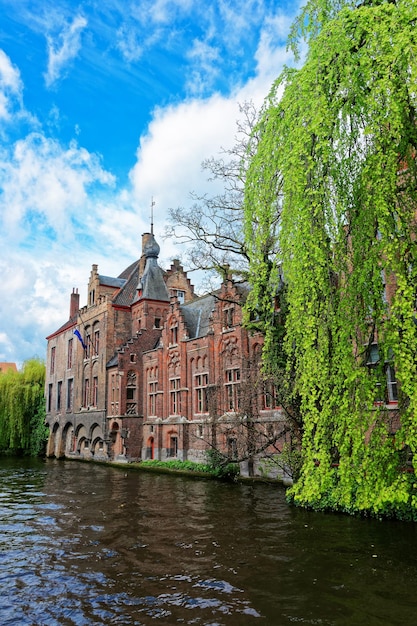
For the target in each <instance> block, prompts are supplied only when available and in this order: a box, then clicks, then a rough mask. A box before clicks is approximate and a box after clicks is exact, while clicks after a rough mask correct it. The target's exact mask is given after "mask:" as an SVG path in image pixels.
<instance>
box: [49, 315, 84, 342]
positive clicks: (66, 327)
mask: <svg viewBox="0 0 417 626" xmlns="http://www.w3.org/2000/svg"><path fill="white" fill-rule="evenodd" d="M77 319H78V313H77V315H74V317H72V318H71V319H69V320H68V321H67V322H65V324H62V326H60V327H59V328H58V330H56V331H55V332H53V333H51V334H50V335H48V336H47V337H46V339H47V340H48V339H52V337H54V336H55V335H60V334H61V333H63V332H65V331H66V330H69V329H70V328H72V327H73V326H76V324H77Z"/></svg>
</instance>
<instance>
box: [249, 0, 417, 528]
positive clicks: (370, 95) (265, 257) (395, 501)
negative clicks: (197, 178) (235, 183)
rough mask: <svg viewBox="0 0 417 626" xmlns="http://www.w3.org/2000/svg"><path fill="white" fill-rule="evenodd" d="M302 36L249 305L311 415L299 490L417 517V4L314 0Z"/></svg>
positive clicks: (254, 247)
mask: <svg viewBox="0 0 417 626" xmlns="http://www.w3.org/2000/svg"><path fill="white" fill-rule="evenodd" d="M300 39H304V40H305V41H306V42H307V46H308V50H307V54H306V58H305V62H304V64H303V66H302V67H301V68H300V69H288V68H287V69H285V70H284V71H283V73H282V74H281V76H280V77H279V78H278V79H277V81H276V83H275V84H274V86H273V88H272V90H271V93H270V94H269V97H268V99H267V101H266V104H265V107H264V110H263V112H262V115H261V116H260V120H259V123H258V125H257V127H256V129H255V133H256V145H257V148H256V154H255V155H254V156H253V157H252V160H251V164H250V166H249V168H248V170H247V176H246V186H245V216H246V217H245V229H246V243H247V248H248V251H249V256H250V259H251V268H250V276H251V278H250V280H251V283H252V292H251V295H250V297H249V300H248V304H247V314H248V318H249V317H250V318H251V319H255V320H257V323H258V324H262V327H263V332H264V333H265V336H266V342H265V349H264V360H265V364H266V367H269V368H270V369H271V370H272V372H273V370H274V364H275V363H276V362H277V361H278V360H282V357H283V358H284V362H285V366H284V370H283V371H284V372H285V380H286V382H285V384H286V385H287V389H288V392H289V393H290V394H292V397H293V400H294V405H295V406H296V407H297V408H298V411H299V415H300V420H299V423H300V426H301V433H302V434H301V453H302V466H301V471H300V476H299V479H298V480H297V481H296V482H295V484H294V485H293V487H292V488H291V489H290V490H289V494H290V497H291V499H292V501H293V502H294V503H295V504H298V505H300V506H305V507H311V508H314V509H317V510H324V509H331V510H338V511H344V512H349V513H362V514H372V515H377V516H383V515H386V516H394V517H398V518H402V519H414V520H417V480H416V477H415V473H414V470H415V464H416V461H417V325H416V312H415V311H416V285H417V251H416V248H417V245H416V209H417V202H416V201H417V192H416V190H417V164H416V158H415V157H416V154H417V96H416V94H417V60H416V59H417V3H416V2H410V1H409V0H395V1H394V0H364V1H363V2H357V1H356V0H341V1H338V2H336V0H309V1H308V2H307V3H306V5H305V7H304V9H303V10H302V12H301V14H300V16H299V18H298V20H297V21H296V22H295V24H294V26H293V29H292V32H291V37H290V46H291V47H292V49H293V51H294V52H295V54H296V55H297V54H298V51H299V42H300ZM277 219H279V223H280V226H279V229H278V230H277V228H276V222H277ZM271 233H276V241H275V242H271ZM271 249H276V250H279V253H278V254H277V255H276V256H275V258H273V259H271V256H270V254H269V250H271ZM282 276H283V277H284V282H285V286H286V294H285V296H286V308H287V311H286V317H285V328H284V331H285V332H284V336H283V338H282V339H281V338H280V341H279V343H278V342H277V337H281V333H282V327H281V328H280V327H279V326H280V324H282V320H280V319H279V318H278V316H277V314H276V308H274V306H275V300H276V298H275V296H276V294H277V292H278V290H279V288H280V282H281V281H282ZM277 349H278V352H279V355H277ZM280 375H281V372H280Z"/></svg>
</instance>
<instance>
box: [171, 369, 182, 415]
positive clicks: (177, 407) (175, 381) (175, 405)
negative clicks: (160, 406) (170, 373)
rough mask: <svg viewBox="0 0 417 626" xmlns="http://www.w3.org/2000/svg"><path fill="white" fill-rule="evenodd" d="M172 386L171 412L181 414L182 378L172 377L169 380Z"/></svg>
mask: <svg viewBox="0 0 417 626" xmlns="http://www.w3.org/2000/svg"><path fill="white" fill-rule="evenodd" d="M169 388H170V414H171V415H179V414H180V413H181V391H180V390H179V389H180V379H179V378H172V379H171V380H170V381H169Z"/></svg>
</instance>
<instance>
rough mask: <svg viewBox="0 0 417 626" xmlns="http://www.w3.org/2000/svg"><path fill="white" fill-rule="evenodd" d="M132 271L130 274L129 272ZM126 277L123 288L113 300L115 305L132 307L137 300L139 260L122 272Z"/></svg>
mask: <svg viewBox="0 0 417 626" xmlns="http://www.w3.org/2000/svg"><path fill="white" fill-rule="evenodd" d="M128 271H130V273H129V274H128V273H127V272H128ZM121 275H124V276H125V277H126V278H125V279H124V282H123V286H122V288H121V289H120V291H118V293H117V294H116V295H115V296H114V298H113V304H117V305H119V306H130V305H131V304H132V302H134V300H135V298H136V288H137V284H138V280H139V260H138V261H135V262H134V263H132V264H131V265H129V267H127V268H126V269H125V271H124V272H122V274H121Z"/></svg>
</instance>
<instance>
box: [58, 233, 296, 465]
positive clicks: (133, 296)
mask: <svg viewBox="0 0 417 626" xmlns="http://www.w3.org/2000/svg"><path fill="white" fill-rule="evenodd" d="M142 248H143V254H142V257H141V258H140V259H139V260H138V261H137V262H135V263H133V264H132V265H131V266H130V267H129V268H127V269H126V270H125V271H124V272H123V273H122V274H121V275H120V276H119V277H118V278H111V277H106V276H101V275H100V274H99V273H98V267H97V266H96V265H93V266H92V271H91V275H90V280H89V288H88V303H87V305H86V306H84V307H82V308H79V306H78V305H79V302H78V300H79V297H78V293H76V292H74V293H73V294H72V295H71V304H70V319H69V321H68V322H67V323H66V324H64V325H63V326H62V327H61V328H60V329H59V330H57V331H56V332H55V333H53V334H51V335H50V336H49V337H48V338H47V340H48V353H47V380H46V397H47V421H48V424H49V428H50V437H49V442H48V454H49V455H50V456H54V455H55V456H57V457H60V456H75V457H77V456H78V457H80V458H95V459H98V460H103V461H104V460H111V461H115V462H128V461H140V460H143V459H160V460H167V459H170V458H178V459H181V460H193V461H199V462H205V460H206V451H207V450H208V449H210V448H212V447H215V448H216V449H220V450H223V451H224V452H225V453H227V454H228V456H229V457H231V458H233V457H234V456H235V457H238V458H239V459H240V458H243V457H244V456H245V454H244V453H243V454H242V449H243V448H242V446H243V447H244V446H245V445H247V441H248V439H247V437H248V435H247V433H248V429H247V424H245V423H244V421H245V420H246V421H247V420H248V419H249V420H250V422H251V424H256V429H257V431H259V432H261V431H262V433H269V434H271V433H273V432H274V431H275V430H276V429H279V428H280V427H282V424H283V419H284V418H283V414H282V412H281V410H280V409H279V408H278V407H275V406H274V404H273V402H271V401H270V400H266V396H265V389H264V388H263V386H262V384H261V383H260V381H261V377H260V374H259V358H260V351H261V346H262V337H261V336H260V335H257V334H255V335H251V334H249V333H248V331H247V330H245V328H244V327H243V325H242V308H241V304H242V302H243V300H244V297H245V293H246V288H245V286H244V285H235V284H233V283H232V281H231V280H228V281H225V283H224V284H223V285H222V286H221V289H220V290H219V291H218V292H217V293H215V294H210V295H206V296H203V297H200V298H197V297H196V296H195V294H194V289H193V286H192V285H191V282H190V280H189V279H188V277H187V275H186V273H185V272H184V269H183V268H182V266H181V265H180V264H179V262H178V261H174V262H173V264H172V265H171V267H170V268H169V269H168V270H167V271H163V270H162V269H161V268H160V267H159V266H158V264H157V257H158V253H159V246H158V244H157V243H156V241H155V239H154V237H153V235H152V234H146V235H144V236H143V239H142ZM74 331H78V332H79V333H80V338H81V340H82V341H81V340H80V338H79V337H77V335H76V334H74ZM82 342H83V344H84V345H83V344H82ZM249 390H250V392H249ZM246 456H247V455H246ZM253 461H255V464H254V467H255V471H256V468H257V467H259V458H257V459H251V464H250V471H252V468H253ZM242 471H245V464H244V463H242Z"/></svg>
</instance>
